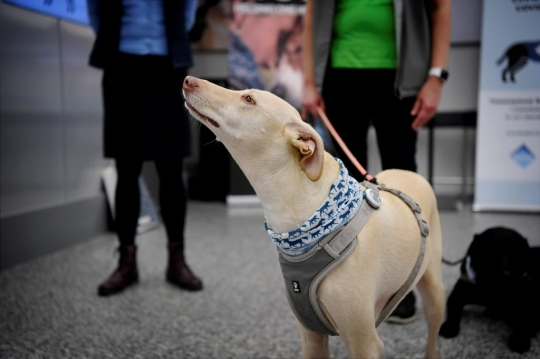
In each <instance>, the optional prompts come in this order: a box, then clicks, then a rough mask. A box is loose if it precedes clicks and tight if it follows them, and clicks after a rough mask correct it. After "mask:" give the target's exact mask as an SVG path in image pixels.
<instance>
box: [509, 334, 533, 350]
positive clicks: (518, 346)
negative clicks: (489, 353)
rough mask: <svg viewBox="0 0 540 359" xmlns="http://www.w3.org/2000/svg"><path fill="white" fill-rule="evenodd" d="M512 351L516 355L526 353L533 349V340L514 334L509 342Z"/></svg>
mask: <svg viewBox="0 0 540 359" xmlns="http://www.w3.org/2000/svg"><path fill="white" fill-rule="evenodd" d="M508 346H509V347H510V350H511V351H513V352H516V353H525V352H527V351H529V349H531V339H530V338H527V337H525V336H523V335H519V334H516V333H513V334H512V335H511V336H510V339H509V340H508Z"/></svg>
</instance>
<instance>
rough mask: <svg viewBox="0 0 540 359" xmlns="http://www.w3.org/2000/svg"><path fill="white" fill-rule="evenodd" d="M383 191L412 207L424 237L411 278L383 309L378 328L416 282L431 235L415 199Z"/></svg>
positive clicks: (384, 189)
mask: <svg viewBox="0 0 540 359" xmlns="http://www.w3.org/2000/svg"><path fill="white" fill-rule="evenodd" d="M380 189H381V190H383V191H387V192H391V193H393V194H395V195H396V196H398V197H399V198H401V199H402V200H403V201H404V202H405V203H406V204H407V205H408V206H409V207H411V209H412V211H413V213H414V216H415V217H416V220H417V221H418V225H419V226H420V234H421V237H422V240H421V243H420V252H419V253H418V258H416V263H415V264H414V267H413V269H412V271H411V274H409V277H408V278H407V280H406V281H405V283H404V284H403V285H402V286H401V288H400V289H399V290H398V291H397V292H396V294H394V295H393V296H392V297H391V298H390V300H389V301H388V303H387V304H386V306H385V307H384V308H383V310H382V311H381V313H380V314H379V317H378V318H377V322H376V323H375V327H378V326H379V324H381V323H382V322H383V321H384V320H385V319H386V318H387V317H388V316H389V315H390V313H391V312H392V311H393V310H394V308H395V307H396V306H397V305H398V303H399V302H400V301H401V299H403V297H404V296H405V294H407V291H408V289H409V288H410V287H411V285H412V284H413V282H414V280H415V279H416V276H417V275H418V272H419V271H420V268H421V267H422V263H423V262H424V254H425V251H426V237H427V236H428V235H429V226H428V224H427V223H426V221H424V220H423V219H422V217H421V216H420V213H421V212H422V210H421V208H420V206H419V205H418V204H417V203H416V202H415V201H413V199H412V198H411V197H409V196H407V195H406V194H405V193H403V192H401V191H400V190H397V189H391V188H387V187H380Z"/></svg>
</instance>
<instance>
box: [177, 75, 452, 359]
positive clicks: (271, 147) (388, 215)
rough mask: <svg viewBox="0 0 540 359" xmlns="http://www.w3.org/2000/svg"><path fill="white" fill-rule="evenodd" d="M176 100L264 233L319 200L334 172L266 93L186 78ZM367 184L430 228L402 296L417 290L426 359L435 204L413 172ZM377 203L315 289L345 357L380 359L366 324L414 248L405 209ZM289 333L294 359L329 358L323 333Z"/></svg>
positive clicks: (289, 224)
mask: <svg viewBox="0 0 540 359" xmlns="http://www.w3.org/2000/svg"><path fill="white" fill-rule="evenodd" d="M184 97H185V99H186V102H185V106H186V108H187V109H188V110H189V112H190V113H191V114H192V115H193V116H194V117H195V118H196V119H197V120H199V121H200V122H202V123H203V124H204V125H206V126H207V127H208V128H209V129H210V130H211V131H212V132H213V133H214V134H215V135H216V138H217V140H218V141H220V142H222V143H223V144H224V145H225V147H226V148H227V149H228V151H229V152H230V153H231V155H232V156H233V158H234V159H235V160H236V162H237V163H238V165H239V166H240V168H241V169H242V171H243V172H244V174H245V175H246V177H247V178H248V180H249V182H250V183H251V185H252V186H253V188H254V189H255V192H256V193H257V196H258V197H259V199H260V201H261V203H262V205H263V207H264V212H265V215H266V220H267V223H268V225H269V227H270V228H272V230H274V231H276V232H288V231H292V230H294V229H296V228H298V227H299V226H300V225H301V224H302V223H304V222H305V221H306V220H307V219H308V218H309V217H310V216H311V215H312V213H313V212H314V211H315V210H316V209H317V208H318V207H319V206H320V205H321V203H323V202H324V200H325V199H326V196H327V195H328V192H329V190H330V186H331V185H332V183H333V182H334V180H335V179H336V178H337V176H338V174H339V170H340V167H339V164H338V163H337V161H336V160H335V159H334V158H333V157H332V156H331V155H330V154H329V153H327V152H325V151H324V148H323V143H322V140H321V138H320V136H319V135H318V134H317V132H316V131H315V130H314V129H313V128H312V127H311V126H309V125H308V124H306V123H304V122H303V121H302V120H301V118H300V115H299V113H298V111H297V110H296V109H294V108H293V107H292V106H290V105H289V104H288V103H286V102H285V101H283V100H282V99H280V98H278V97H277V96H275V95H273V94H271V93H269V92H266V91H259V90H245V91H231V90H227V89H225V88H222V87H219V86H217V85H214V84H212V83H210V82H208V81H204V80H201V79H197V78H194V77H191V76H188V77H186V79H185V80H184ZM377 178H378V181H379V183H384V184H386V185H387V187H390V188H396V189H399V190H401V191H403V192H405V193H406V194H408V195H409V196H411V197H412V198H413V199H414V200H415V201H416V202H417V203H418V204H419V205H420V206H421V208H422V217H423V218H424V220H426V221H427V222H428V224H429V227H430V234H429V236H428V238H427V243H426V253H425V258H424V262H423V264H422V267H421V270H420V272H419V274H418V276H417V278H416V280H415V281H414V283H413V285H412V286H411V288H410V290H412V288H413V287H414V286H415V285H416V284H418V289H419V291H420V293H421V295H422V301H423V303H424V312H425V316H426V318H427V323H428V342H427V348H426V357H428V358H435V357H437V336H438V332H439V327H440V325H441V321H442V319H443V315H444V301H445V294H444V287H443V283H442V280H441V268H440V266H441V229H440V224H439V215H438V212H437V204H436V200H435V196H434V193H433V191H432V189H431V187H430V185H429V183H428V182H427V181H426V180H425V179H423V178H422V177H421V176H419V175H417V174H415V173H413V172H408V171H402V170H387V171H383V172H381V173H380V174H378V175H377ZM380 196H381V198H382V203H383V204H382V206H381V208H380V209H379V210H377V211H375V212H374V213H373V215H372V216H371V218H370V219H369V221H368V222H367V224H366V226H365V227H364V229H363V230H362V231H361V232H360V234H359V235H358V237H357V241H358V245H357V246H356V248H355V249H354V251H353V253H351V255H350V256H349V257H348V258H347V259H346V260H345V262H343V263H342V264H340V265H339V266H338V267H337V268H336V269H335V270H334V271H332V272H331V273H329V274H328V275H327V276H326V278H325V279H324V280H323V281H322V283H321V284H320V285H319V287H318V291H317V294H318V299H319V301H320V306H321V308H322V309H323V311H324V313H325V315H326V316H327V317H328V319H329V320H330V322H331V323H332V324H333V326H334V328H335V329H336V330H337V332H338V334H339V335H340V336H341V338H342V339H343V341H344V343H345V345H346V346H347V349H348V352H349V355H350V357H351V358H379V357H381V355H382V351H383V343H382V341H381V340H380V339H379V337H378V335H377V331H376V328H375V323H376V321H377V319H378V317H379V314H380V312H381V310H382V308H383V307H384V306H385V305H386V303H387V302H388V301H389V299H390V298H391V297H392V295H394V294H395V293H396V292H397V291H398V290H399V288H400V287H401V286H402V285H403V283H405V281H406V280H407V277H408V275H409V274H410V273H411V270H412V268H413V266H414V264H415V262H416V260H417V257H418V252H419V248H420V238H421V236H420V230H419V227H418V223H417V221H416V219H415V217H414V215H413V213H412V211H411V209H410V208H409V207H408V206H407V205H406V204H405V203H404V202H403V201H402V200H401V199H399V198H398V197H396V196H394V195H393V194H390V193H387V192H385V191H381V194H380ZM352 283H354V285H351V284H352ZM298 327H299V331H300V337H301V340H302V351H303V355H304V357H306V358H323V357H329V348H328V336H327V335H323V334H319V333H315V332H312V331H310V330H308V329H306V328H304V327H303V326H302V325H301V324H300V323H299V324H298Z"/></svg>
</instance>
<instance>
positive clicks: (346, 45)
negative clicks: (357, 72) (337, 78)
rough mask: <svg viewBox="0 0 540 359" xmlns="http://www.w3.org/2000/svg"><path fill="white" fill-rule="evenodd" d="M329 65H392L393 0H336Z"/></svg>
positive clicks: (385, 66)
mask: <svg viewBox="0 0 540 359" xmlns="http://www.w3.org/2000/svg"><path fill="white" fill-rule="evenodd" d="M325 1H326V0H325ZM332 67H334V68H355V69H358V68H361V69H395V68H396V34H395V25H394V5H393V0H340V1H339V2H338V5H337V7H336V15H335V20H334V35H333V41H332Z"/></svg>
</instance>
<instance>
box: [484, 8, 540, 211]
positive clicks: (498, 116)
mask: <svg viewBox="0 0 540 359" xmlns="http://www.w3.org/2000/svg"><path fill="white" fill-rule="evenodd" d="M483 11H484V13H483V21H482V46H481V54H480V90H479V95H478V127H477V143H476V146H477V151H476V173H475V191H474V192H475V199H474V204H473V209H475V210H501V211H532V212H540V1H538V0H520V1H509V0H504V1H503V0H497V1H484V7H483Z"/></svg>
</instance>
